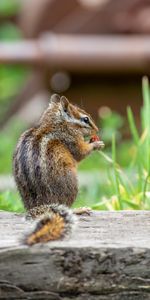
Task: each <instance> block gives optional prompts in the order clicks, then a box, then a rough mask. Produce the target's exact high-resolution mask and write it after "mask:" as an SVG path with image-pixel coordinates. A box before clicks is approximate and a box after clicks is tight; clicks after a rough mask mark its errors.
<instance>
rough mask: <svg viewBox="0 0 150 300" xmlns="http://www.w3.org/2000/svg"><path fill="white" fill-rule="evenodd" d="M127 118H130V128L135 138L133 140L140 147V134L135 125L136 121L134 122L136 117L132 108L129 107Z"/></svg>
mask: <svg viewBox="0 0 150 300" xmlns="http://www.w3.org/2000/svg"><path fill="white" fill-rule="evenodd" d="M127 116H128V121H129V126H130V130H131V134H132V137H133V140H134V142H135V144H136V145H137V146H138V144H139V134H138V131H137V128H136V125H135V120H134V116H133V113H132V110H131V108H130V107H127Z"/></svg>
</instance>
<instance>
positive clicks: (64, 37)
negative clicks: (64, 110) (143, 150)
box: [0, 0, 150, 125]
mask: <svg viewBox="0 0 150 300" xmlns="http://www.w3.org/2000/svg"><path fill="white" fill-rule="evenodd" d="M149 13H150V0H130V1H129V0H124V1H120V0H63V1H61V2H60V1H58V0H22V1H21V10H20V14H19V15H18V18H17V19H15V20H16V22H17V24H18V25H19V26H20V28H21V29H22V32H23V36H24V38H25V40H23V41H22V42H17V43H16V44H12V43H11V45H10V43H8V44H2V43H0V62H1V63H16V62H17V63H25V64H32V65H33V74H31V77H30V78H29V79H28V81H27V82H26V84H25V87H24V89H23V91H21V93H20V95H18V98H17V99H16V100H15V101H14V103H13V106H12V108H10V111H9V112H8V114H7V116H5V118H4V120H3V121H2V123H1V125H2V124H3V123H5V122H6V121H7V120H8V118H9V117H10V116H11V115H12V114H14V113H15V112H16V111H17V110H18V109H19V107H20V105H22V104H23V103H24V102H25V101H27V100H28V99H30V98H31V97H32V96H33V95H35V94H36V93H38V92H39V91H40V90H42V89H44V90H50V88H51V91H52V92H53V91H54V92H62V93H65V94H66V96H68V97H70V98H71V99H73V101H74V102H78V103H80V102H81V101H82V102H83V103H84V106H88V110H90V112H91V113H94V114H96V111H97V108H98V107H99V106H103V105H104V106H110V107H111V108H112V109H117V110H120V111H121V112H122V113H125V111H126V106H127V105H128V104H130V105H131V106H132V107H133V109H134V111H135V113H137V112H138V111H139V108H140V104H141V101H142V97H141V92H140V91H141V77H142V75H145V74H146V75H147V74H149V73H150V37H149V36H148V34H149V33H150V18H149ZM145 35H146V36H145ZM55 75H56V76H55ZM57 75H58V76H57ZM59 75H60V76H59ZM53 76H54V78H53ZM63 80H64V81H65V80H66V81H67V83H66V81H65V83H64V86H61V84H60V81H61V82H62V81H63ZM59 85H60V86H61V87H60V86H59Z"/></svg>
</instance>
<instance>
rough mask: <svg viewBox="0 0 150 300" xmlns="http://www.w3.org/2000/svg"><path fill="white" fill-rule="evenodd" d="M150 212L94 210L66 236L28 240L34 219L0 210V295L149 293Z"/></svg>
mask: <svg viewBox="0 0 150 300" xmlns="http://www.w3.org/2000/svg"><path fill="white" fill-rule="evenodd" d="M149 226H150V212H148V211H125V212H92V214H91V216H81V217H80V218H79V222H78V225H77V226H76V229H75V230H74V232H73V234H72V236H71V237H70V238H68V239H64V240H62V241H56V242H51V243H48V244H45V245H44V244H43V245H41V244H39V245H35V246H32V247H27V246H25V245H23V243H22V238H23V236H24V233H25V232H27V231H29V230H31V228H32V227H33V224H32V222H31V221H26V220H25V218H24V216H23V215H19V214H15V213H9V212H1V213H0V299H4V300H6V299H18V300H20V299H31V300H32V299H37V300H38V299H51V300H52V299H53V300H54V299H55V300H57V299H58V300H69V299H76V300H85V299H91V300H107V299H108V300H110V299H111V300H127V299H128V300H142V299H145V300H147V299H150V234H149Z"/></svg>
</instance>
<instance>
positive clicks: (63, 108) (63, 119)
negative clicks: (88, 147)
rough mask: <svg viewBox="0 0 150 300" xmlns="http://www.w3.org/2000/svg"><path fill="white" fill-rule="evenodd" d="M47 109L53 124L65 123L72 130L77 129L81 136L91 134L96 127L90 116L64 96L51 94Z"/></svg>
mask: <svg viewBox="0 0 150 300" xmlns="http://www.w3.org/2000/svg"><path fill="white" fill-rule="evenodd" d="M48 111H49V113H50V115H51V118H52V119H53V122H54V121H55V124H56V123H57V124H65V125H66V126H68V128H71V129H72V130H78V131H80V133H81V134H82V135H83V136H91V135H92V134H95V133H96V132H98V128H97V126H96V125H95V123H94V121H93V120H92V118H91V116H90V115H89V114H88V113H87V112H85V111H84V110H82V109H80V108H79V107H77V106H76V105H73V104H71V103H70V102H69V101H68V99H67V98H66V97H65V96H62V97H60V96H59V95H57V94H54V95H52V96H51V100H50V104H49V108H48Z"/></svg>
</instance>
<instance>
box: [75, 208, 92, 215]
mask: <svg viewBox="0 0 150 300" xmlns="http://www.w3.org/2000/svg"><path fill="white" fill-rule="evenodd" d="M73 213H74V214H76V215H88V216H90V215H91V213H92V209H91V208H90V207H79V208H74V209H73Z"/></svg>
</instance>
